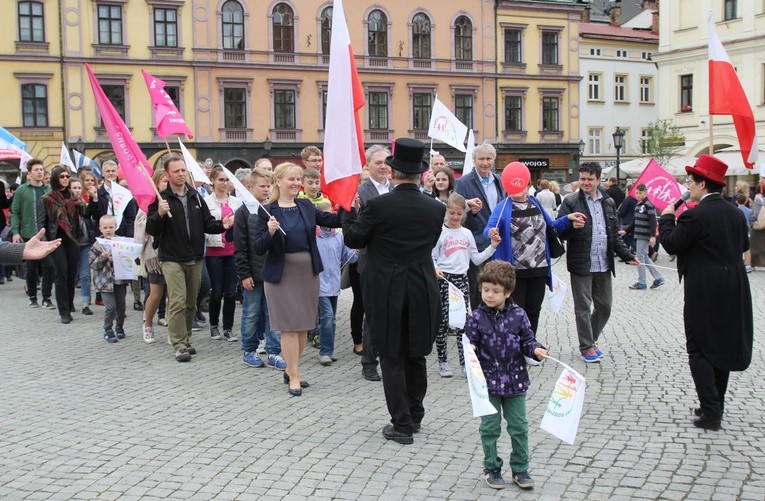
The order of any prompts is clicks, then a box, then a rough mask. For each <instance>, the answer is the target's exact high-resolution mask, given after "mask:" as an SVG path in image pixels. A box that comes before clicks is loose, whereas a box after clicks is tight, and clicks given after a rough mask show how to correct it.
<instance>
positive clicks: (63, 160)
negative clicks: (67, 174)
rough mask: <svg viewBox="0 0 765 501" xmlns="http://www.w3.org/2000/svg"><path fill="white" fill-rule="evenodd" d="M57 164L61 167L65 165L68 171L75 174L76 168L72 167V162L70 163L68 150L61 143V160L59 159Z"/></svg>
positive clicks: (70, 158)
mask: <svg viewBox="0 0 765 501" xmlns="http://www.w3.org/2000/svg"><path fill="white" fill-rule="evenodd" d="M58 163H60V164H61V165H66V166H67V167H69V169H70V170H71V171H72V172H74V173H75V174H76V173H77V167H75V166H74V162H72V157H71V156H69V149H68V148H67V147H66V144H64V143H61V158H60V159H59V161H58Z"/></svg>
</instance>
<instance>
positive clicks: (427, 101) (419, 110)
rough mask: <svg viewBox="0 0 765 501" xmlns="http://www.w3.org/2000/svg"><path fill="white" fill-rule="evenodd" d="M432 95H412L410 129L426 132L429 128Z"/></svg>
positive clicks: (422, 93) (417, 93) (421, 93)
mask: <svg viewBox="0 0 765 501" xmlns="http://www.w3.org/2000/svg"><path fill="white" fill-rule="evenodd" d="M432 97H433V96H432V95H431V94H429V93H428V94H426V93H424V92H415V93H413V94H412V129H414V130H428V127H429V126H430V110H431V107H432V105H433V104H432Z"/></svg>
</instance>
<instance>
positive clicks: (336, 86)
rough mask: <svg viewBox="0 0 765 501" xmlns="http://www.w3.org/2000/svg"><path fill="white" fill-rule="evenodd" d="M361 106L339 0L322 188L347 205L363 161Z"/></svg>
mask: <svg viewBox="0 0 765 501" xmlns="http://www.w3.org/2000/svg"><path fill="white" fill-rule="evenodd" d="M363 107H364V89H363V88H362V86H361V81H360V80H359V75H358V72H357V71H356V61H355V59H354V57H353V49H352V48H351V38H350V36H349V35H348V26H347V24H346V23H345V13H344V12H343V2H342V0H335V1H334V3H333V6H332V37H331V39H330V43H329V81H328V84H327V116H326V123H327V125H328V127H325V128H324V168H323V169H322V175H323V178H322V181H323V183H322V190H323V192H324V193H325V194H326V195H327V196H328V197H329V199H330V200H332V201H333V202H334V203H336V204H338V205H340V206H342V207H345V208H346V209H350V207H351V203H352V202H353V197H355V196H356V190H357V189H358V186H359V176H360V175H361V168H362V167H363V166H364V164H365V163H366V156H365V154H364V136H363V135H362V131H361V122H360V121H359V110H360V109H361V108H363Z"/></svg>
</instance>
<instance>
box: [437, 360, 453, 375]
mask: <svg viewBox="0 0 765 501" xmlns="http://www.w3.org/2000/svg"><path fill="white" fill-rule="evenodd" d="M438 373H439V374H440V375H441V377H452V376H453V375H454V373H453V372H452V366H451V365H449V362H440V363H439V364H438Z"/></svg>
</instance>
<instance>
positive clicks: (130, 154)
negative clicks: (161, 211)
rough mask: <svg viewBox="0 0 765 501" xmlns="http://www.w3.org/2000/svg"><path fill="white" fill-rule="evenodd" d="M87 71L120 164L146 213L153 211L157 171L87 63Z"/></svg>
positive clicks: (135, 196) (99, 110) (139, 204)
mask: <svg viewBox="0 0 765 501" xmlns="http://www.w3.org/2000/svg"><path fill="white" fill-rule="evenodd" d="M85 70H86V71H87V72H88V78H89V79H90V86H91V88H92V89H93V95H94V97H95V98H96V107H98V112H99V113H100V114H101V121H102V122H103V124H104V129H106V133H107V134H108V135H109V142H111V143H112V149H113V150H114V154H115V155H116V156H117V163H118V164H119V166H120V169H122V172H123V173H124V175H125V180H126V181H127V184H128V188H130V191H131V193H132V194H133V197H134V198H135V201H136V203H137V204H138V207H140V208H141V210H143V211H144V212H149V205H151V204H152V202H154V200H155V199H156V194H155V191H154V189H155V188H154V183H153V182H152V180H151V177H150V176H151V175H152V174H153V173H154V171H153V170H152V168H151V165H149V161H148V160H146V155H144V154H143V152H142V151H141V148H139V147H138V143H136V142H135V139H134V138H133V135H132V134H130V130H129V129H128V128H127V125H125V122H124V121H123V120H122V118H121V117H120V115H119V113H117V110H115V109H114V106H113V105H112V103H111V102H110V101H109V98H108V97H106V94H104V90H103V89H102V88H101V85H100V84H99V83H98V80H97V79H96V76H95V75H94V74H93V70H91V69H90V65H89V64H85Z"/></svg>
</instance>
